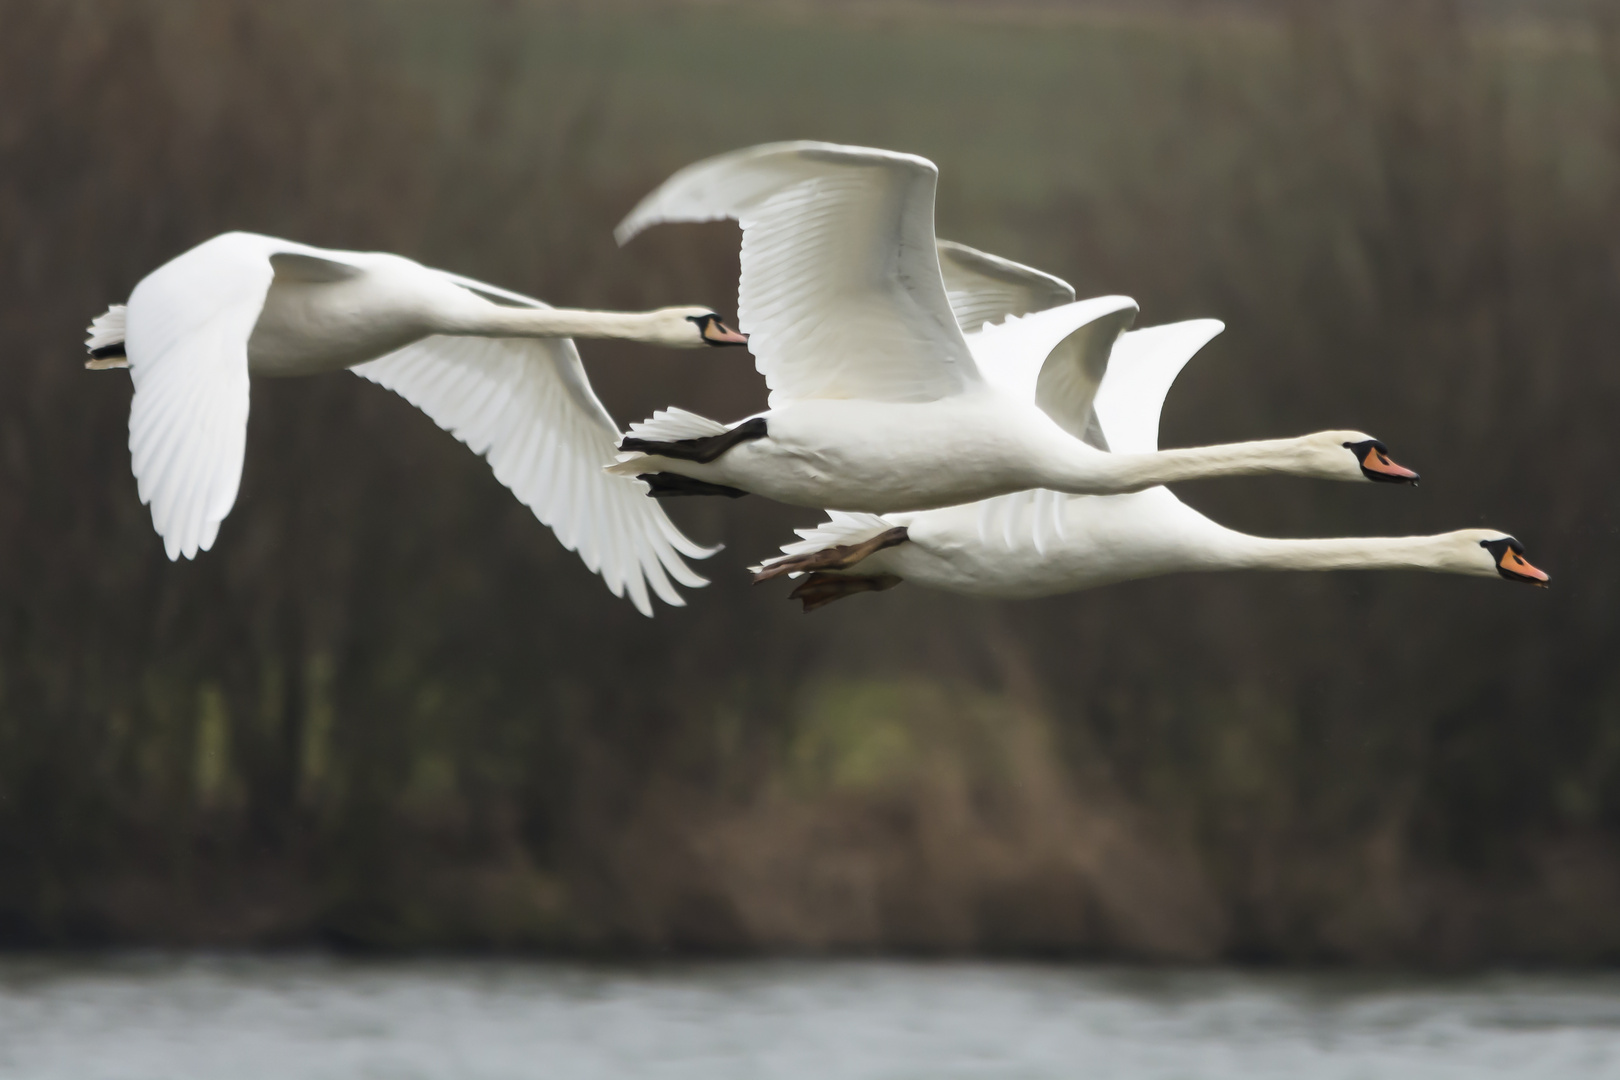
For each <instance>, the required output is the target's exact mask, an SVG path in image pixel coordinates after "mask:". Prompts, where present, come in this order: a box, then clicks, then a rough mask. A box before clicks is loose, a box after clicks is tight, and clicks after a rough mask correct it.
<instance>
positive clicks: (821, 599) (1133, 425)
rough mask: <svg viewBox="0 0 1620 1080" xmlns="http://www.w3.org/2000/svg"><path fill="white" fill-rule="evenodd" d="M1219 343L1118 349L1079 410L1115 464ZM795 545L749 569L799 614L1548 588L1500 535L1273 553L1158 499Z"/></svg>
mask: <svg viewBox="0 0 1620 1080" xmlns="http://www.w3.org/2000/svg"><path fill="white" fill-rule="evenodd" d="M1059 310H1061V309H1059ZM1046 314H1050V313H1046ZM1035 318H1037V319H1038V318H1039V316H1037V317H1035ZM1023 321H1024V322H1028V321H1032V320H1023ZM1017 323H1018V320H1008V323H1007V324H1003V328H1005V329H1009V330H1011V329H1016V327H1017ZM998 329H1001V328H997V327H986V328H985V330H984V331H983V333H984V335H986V336H990V337H992V340H993V337H994V335H995V333H996V331H997V330H998ZM1220 330H1221V324H1220V323H1219V322H1216V321H1214V320H1212V319H1201V320H1195V321H1192V322H1184V323H1175V324H1171V325H1168V326H1161V327H1155V328H1152V329H1147V330H1136V331H1132V332H1129V333H1126V334H1124V335H1123V336H1122V337H1121V338H1120V339H1119V341H1118V342H1117V343H1116V344H1115V345H1114V346H1113V349H1112V357H1111V359H1110V360H1109V362H1108V365H1107V372H1106V375H1105V376H1104V378H1103V379H1102V383H1101V386H1100V388H1099V389H1098V391H1097V393H1096V395H1095V398H1094V399H1093V400H1092V401H1090V402H1088V403H1087V409H1088V411H1089V412H1090V414H1091V416H1092V418H1093V420H1094V421H1095V422H1096V423H1097V426H1098V430H1099V431H1100V434H1101V435H1102V436H1103V437H1104V438H1105V439H1106V440H1107V442H1108V444H1109V445H1110V446H1112V447H1113V448H1114V450H1115V452H1122V453H1128V454H1135V453H1148V452H1151V451H1152V450H1153V449H1154V447H1155V446H1156V445H1157V442H1158V425H1159V414H1160V411H1161V408H1162V406H1163V403H1164V399H1165V395H1166V394H1167V393H1168V391H1169V388H1170V385H1171V383H1172V381H1173V380H1174V379H1175V377H1176V375H1177V374H1178V373H1179V372H1180V370H1181V368H1182V367H1183V366H1184V365H1185V364H1186V362H1187V361H1188V360H1189V359H1191V357H1192V356H1193V354H1195V353H1196V352H1197V351H1198V350H1199V349H1200V348H1202V347H1203V345H1204V344H1205V343H1206V342H1207V341H1209V339H1210V338H1212V337H1214V336H1215V335H1216V334H1217V333H1219V332H1220ZM1009 336H1011V335H1009ZM969 340H970V341H973V340H974V338H973V337H972V336H970V338H969ZM978 344H980V345H981V348H980V350H977V351H979V352H980V353H981V355H985V354H989V353H991V352H993V350H992V349H991V348H989V347H987V346H988V345H989V344H990V343H989V342H981V343H978ZM1002 355H1003V356H1006V355H1007V354H1002ZM988 358H989V357H988V356H987V359H988ZM1026 362H1027V357H1026ZM986 366H987V367H990V366H991V365H990V364H989V363H987V365H986ZM799 535H800V536H801V537H802V539H801V540H800V542H798V543H795V544H789V545H787V546H785V547H784V548H783V549H782V551H783V552H784V554H783V555H781V556H779V557H777V558H774V559H771V560H768V561H767V562H766V563H765V564H764V565H763V566H759V567H755V571H756V573H755V581H756V582H757V581H768V580H770V579H772V578H775V577H780V576H783V575H793V576H795V577H798V578H799V579H800V580H799V581H798V584H797V585H796V587H795V588H794V589H793V592H792V594H791V596H792V598H794V599H797V600H800V601H801V602H802V603H803V604H804V610H806V611H812V610H814V609H816V608H818V607H822V606H824V605H826V604H829V603H831V602H833V601H834V600H838V599H841V598H843V597H846V596H851V595H854V594H856V593H861V592H872V591H881V590H884V589H888V588H892V587H893V586H895V585H898V584H900V583H901V582H902V581H911V582H916V583H918V584H922V585H928V586H932V587H934V588H938V589H945V590H948V591H951V592H958V593H965V594H968V595H973V596H986V597H1004V598H1024V597H1037V596H1051V595H1055V594H1058V593H1066V592H1074V591H1078V590H1081V589H1090V588H1095V587H1097V586H1100V585H1107V584H1111V583H1114V582H1119V581H1128V580H1132V579H1136V578H1145V577H1156V576H1159V575H1163V574H1172V573H1180V572H1186V571H1196V570H1236V569H1272V570H1343V569H1364V570H1366V569H1414V570H1432V571H1439V572H1442V573H1455V574H1468V575H1473V576H1477V577H1501V578H1505V579H1507V580H1509V581H1518V582H1525V583H1528V584H1532V585H1545V584H1546V582H1547V575H1546V574H1545V573H1543V572H1542V571H1541V570H1538V569H1537V568H1536V567H1534V566H1532V565H1531V564H1530V563H1529V562H1528V561H1526V560H1525V558H1524V548H1523V546H1522V545H1521V544H1520V543H1519V542H1518V540H1516V539H1515V538H1514V537H1512V536H1510V535H1508V534H1507V533H1503V532H1498V531H1496V530H1491V529H1463V530H1459V531H1457V532H1449V533H1442V534H1439V535H1436V536H1408V537H1347V538H1332V539H1307V540H1281V539H1271V538H1266V537H1258V536H1249V535H1246V534H1244V533H1240V532H1237V531H1234V530H1232V529H1228V528H1226V527H1224V526H1222V525H1219V524H1217V523H1215V522H1214V521H1211V520H1210V519H1209V518H1207V517H1205V516H1204V515H1203V514H1200V513H1199V512H1198V511H1196V510H1194V509H1192V508H1191V507H1189V506H1187V505H1186V504H1185V503H1183V502H1181V500H1179V499H1177V498H1176V497H1175V495H1174V494H1172V493H1171V492H1170V490H1169V489H1167V488H1164V487H1154V488H1150V489H1148V490H1146V491H1140V492H1135V493H1132V494H1124V495H1107V496H1070V495H1063V494H1060V493H1057V492H1053V491H1024V492H1018V493H1015V494H1012V495H1005V496H1001V497H999V498H995V499H989V500H985V501H982V502H978V503H971V504H967V505H963V506H952V507H947V508H944V509H940V510H931V511H927V512H923V513H914V514H888V515H883V516H878V515H873V514H848V513H834V514H832V515H831V516H830V518H829V520H828V521H826V522H824V523H823V524H821V525H819V526H817V527H815V528H812V529H802V530H799Z"/></svg>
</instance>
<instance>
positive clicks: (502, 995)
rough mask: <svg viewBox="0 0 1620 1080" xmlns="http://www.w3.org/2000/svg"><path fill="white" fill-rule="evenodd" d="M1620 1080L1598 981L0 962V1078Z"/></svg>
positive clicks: (941, 969) (1606, 986) (785, 966)
mask: <svg viewBox="0 0 1620 1080" xmlns="http://www.w3.org/2000/svg"><path fill="white" fill-rule="evenodd" d="M1496 1076H1502V1077H1509V1076H1511V1077H1536V1078H1540V1080H1554V1078H1559V1077H1581V1078H1583V1080H1584V1078H1591V1077H1616V1078H1620V977H1615V976H1608V975H1588V976H1543V975H1495V976H1484V977H1475V978H1468V979H1456V980H1427V981H1414V980H1402V979H1392V978H1373V977H1367V976H1354V975H1343V974H1327V975H1323V974H1316V975H1297V974H1269V973H1252V972H1230V971H1225V972H1223V971H1190V972H1164V971H1139V970H1123V969H1109V968H1095V967H1065V966H1039V965H1018V964H991V963H891V962H737V963H714V964H679V965H675V964H669V965H655V966H645V967H624V966H588V965H575V964H563V963H549V962H522V961H400V962H366V963H358V962H350V961H342V960H333V959H325V958H312V957H305V958H270V959H266V958H235V957H206V958H195V957H189V958H174V957H119V958H112V959H96V960H85V959H42V958H27V959H11V960H0V1080H11V1078H17V1077H27V1078H29V1080H43V1078H52V1080H55V1078H61V1080H101V1078H108V1080H113V1078H116V1080H126V1078H128V1080H134V1078H141V1080H146V1078H152V1080H158V1078H162V1080H188V1078H193V1077H196V1078H209V1080H213V1078H219V1077H232V1078H238V1080H252V1078H259V1077H263V1078H272V1077H273V1078H276V1080H298V1078H305V1077H311V1078H313V1077H323V1078H324V1077H334V1078H335V1077H345V1078H349V1077H379V1078H380V1077H388V1078H390V1080H393V1078H406V1080H409V1078H435V1080H437V1078H445V1080H450V1078H455V1080H485V1078H489V1080H494V1078H508V1077H514V1078H515V1077H546V1078H551V1077H560V1078H568V1080H576V1078H577V1080H595V1078H604V1080H605V1078H609V1077H611V1078H614V1080H620V1078H630V1077H634V1078H642V1077H647V1078H653V1080H665V1078H668V1080H675V1078H683V1080H684V1078H692V1080H697V1078H702V1080H730V1078H738V1080H741V1078H745V1077H746V1078H749V1080H755V1078H765V1080H826V1078H833V1077H853V1078H861V1080H867V1078H871V1080H877V1078H883V1080H890V1078H896V1080H898V1078H913V1077H915V1078H923V1077H929V1078H936V1077H945V1078H966V1077H990V1078H997V1080H1002V1078H1006V1080H1012V1078H1020V1080H1023V1078H1037V1077H1039V1078H1045V1077H1084V1078H1087V1080H1113V1078H1117V1080H1146V1078H1172V1077H1174V1078H1193V1077H1233V1078H1237V1077H1243V1078H1246V1080H1247V1078H1255V1077H1288V1078H1290V1080H1327V1078H1347V1080H1348V1078H1368V1080H1373V1078H1377V1080H1392V1078H1405V1077H1425V1078H1428V1077H1436V1078H1442V1077H1443V1078H1452V1077H1458V1078H1460V1077H1469V1078H1473V1077H1496Z"/></svg>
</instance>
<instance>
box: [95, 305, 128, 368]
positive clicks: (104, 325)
mask: <svg viewBox="0 0 1620 1080" xmlns="http://www.w3.org/2000/svg"><path fill="white" fill-rule="evenodd" d="M127 311H128V309H127V308H126V307H125V306H124V305H123V304H114V305H113V306H112V307H110V308H108V309H107V310H106V311H105V312H104V313H103V314H101V315H97V316H96V318H95V319H94V320H93V321H92V322H91V323H90V325H89V327H87V328H86V330H85V334H86V335H88V336H87V337H86V338H85V341H84V347H85V349H86V351H88V352H89V353H90V359H89V360H86V361H85V363H84V366H85V367H87V368H89V369H90V370H91V371H105V370H107V369H108V368H123V367H129V357H128V356H127V355H125V353H124V327H125V325H126V322H127V320H126V317H125V314H126V312H127Z"/></svg>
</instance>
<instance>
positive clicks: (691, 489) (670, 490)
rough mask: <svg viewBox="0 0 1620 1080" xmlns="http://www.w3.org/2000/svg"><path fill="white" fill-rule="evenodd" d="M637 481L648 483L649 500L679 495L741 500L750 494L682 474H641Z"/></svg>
mask: <svg viewBox="0 0 1620 1080" xmlns="http://www.w3.org/2000/svg"><path fill="white" fill-rule="evenodd" d="M636 479H637V480H645V481H646V482H647V488H648V491H647V497H648V498H649V499H673V498H675V497H676V496H678V495H724V496H725V497H726V498H728V499H740V498H742V497H743V496H744V495H746V494H748V492H746V491H744V490H743V489H742V488H734V487H727V486H726V485H724V484H711V483H709V482H708V481H707V480H694V479H692V478H691V477H690V476H682V475H681V474H680V473H671V472H653V473H641V474H640V475H638V476H637V477H636Z"/></svg>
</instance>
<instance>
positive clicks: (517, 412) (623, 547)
mask: <svg viewBox="0 0 1620 1080" xmlns="http://www.w3.org/2000/svg"><path fill="white" fill-rule="evenodd" d="M511 296H512V297H513V298H517V297H516V294H511ZM528 302H529V303H531V304H533V303H535V302H534V301H528ZM352 370H353V371H354V372H355V374H357V375H360V376H362V377H364V378H366V379H370V380H371V381H372V382H374V383H377V384H378V385H379V386H386V387H387V388H388V389H390V390H392V391H394V392H395V393H397V394H399V395H400V396H401V397H403V398H404V399H405V400H407V401H409V402H410V403H411V404H412V405H415V406H416V407H417V408H419V409H421V410H422V411H423V412H425V413H427V414H428V416H430V417H432V418H433V421H434V422H435V423H437V424H438V425H439V426H440V427H442V428H444V429H445V430H446V431H448V432H450V433H451V434H452V435H454V436H455V437H456V438H458V439H460V440H461V441H462V442H464V443H466V444H467V446H468V447H470V448H471V449H472V451H473V452H474V453H476V454H481V455H483V456H484V457H485V458H487V459H488V460H489V464H490V467H491V468H492V469H494V471H495V478H496V479H497V480H499V481H500V482H501V483H503V484H505V485H506V486H507V487H508V488H510V489H511V490H512V493H513V494H514V495H516V496H517V497H518V499H519V501H521V502H522V503H523V505H525V506H527V507H528V508H529V509H530V510H532V511H534V515H535V517H537V518H539V519H540V520H541V521H542V522H543V523H545V524H546V525H549V526H550V527H551V529H552V531H553V532H555V533H556V534H557V539H558V540H560V541H561V542H562V545H563V547H565V548H567V549H569V550H570V551H577V552H578V553H579V557H580V558H581V559H583V560H584V562H585V565H586V566H588V567H589V568H590V569H591V570H592V571H594V572H596V573H599V574H601V575H602V579H603V580H604V581H605V582H606V583H607V587H608V588H609V589H611V590H612V592H613V595H614V596H623V595H625V594H626V593H628V594H629V596H630V600H631V602H632V603H634V604H635V605H636V609H637V610H638V611H640V612H641V613H642V614H643V615H651V614H652V603H651V601H650V600H649V599H648V593H647V590H648V586H649V585H650V586H651V587H652V591H654V592H656V593H657V594H658V595H659V597H661V598H662V599H663V600H664V601H665V602H666V603H669V604H673V605H675V606H676V607H680V606H682V605H684V604H685V601H684V600H683V599H682V598H681V595H680V594H679V593H678V592H676V591H675V588H674V586H673V585H671V584H670V578H674V579H675V580H676V581H678V582H680V583H681V584H683V585H689V586H698V585H704V584H707V582H706V581H705V580H704V579H703V578H701V577H699V576H698V575H697V574H695V573H693V572H692V570H691V569H690V568H689V567H687V565H686V564H685V563H684V562H682V561H681V558H680V556H681V554H686V555H689V556H692V557H693V558H703V557H705V556H708V555H711V554H713V553H714V550H717V549H713V550H711V549H708V548H702V547H699V546H698V545H696V544H694V543H692V542H691V541H690V540H688V539H687V538H686V537H684V536H682V535H681V533H680V531H679V530H678V529H676V528H675V526H674V524H673V523H671V522H670V520H669V518H668V517H667V516H665V514H664V510H663V508H662V507H661V506H660V505H659V504H658V503H657V502H655V501H654V500H652V499H649V498H647V497H646V492H647V485H646V484H644V483H642V482H641V481H639V480H634V479H629V478H626V477H621V476H610V475H608V474H607V473H604V472H603V471H602V469H603V467H604V466H607V465H611V464H613V462H614V460H615V459H616V456H617V447H618V442H619V430H618V428H617V427H616V426H615V425H614V423H613V420H612V418H611V417H610V416H609V415H608V412H607V410H606V409H604V408H603V407H602V403H601V402H600V401H598V400H597V397H596V394H595V393H594V392H593V391H592V390H591V386H590V383H589V382H588V381H587V380H586V378H585V370H584V367H583V365H581V363H580V360H579V353H578V351H577V350H576V349H575V348H574V343H573V342H572V341H571V340H569V339H567V338H550V339H533V338H475V337H430V338H424V339H423V340H422V341H419V342H416V343H415V344H412V345H407V346H406V347H405V348H403V349H399V350H397V351H395V352H392V353H389V354H388V355H387V356H384V357H382V358H381V359H378V360H373V361H371V362H369V363H365V364H360V365H359V366H357V367H355V368H353V369H352Z"/></svg>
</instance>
